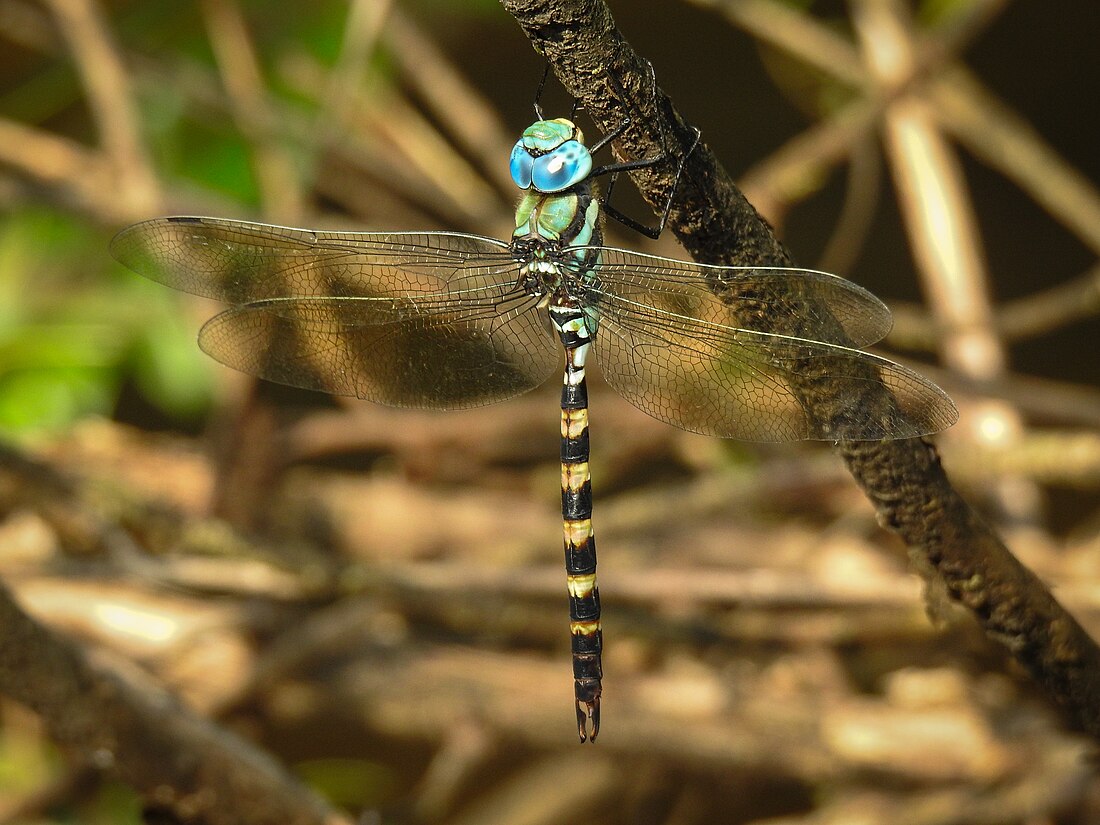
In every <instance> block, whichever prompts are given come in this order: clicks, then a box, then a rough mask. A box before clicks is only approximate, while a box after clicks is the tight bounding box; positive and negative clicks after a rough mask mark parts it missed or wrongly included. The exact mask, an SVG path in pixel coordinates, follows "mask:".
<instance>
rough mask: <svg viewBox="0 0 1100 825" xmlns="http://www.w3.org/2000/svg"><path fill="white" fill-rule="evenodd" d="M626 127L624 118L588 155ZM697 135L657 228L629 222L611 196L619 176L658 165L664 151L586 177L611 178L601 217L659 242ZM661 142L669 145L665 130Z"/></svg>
mask: <svg viewBox="0 0 1100 825" xmlns="http://www.w3.org/2000/svg"><path fill="white" fill-rule="evenodd" d="M646 64H647V65H648V66H649V79H650V86H651V94H652V97H653V100H654V101H656V99H657V73H656V72H655V71H654V69H653V64H652V63H650V62H649V61H646ZM629 125H630V119H629V118H627V119H626V120H624V121H623V122H622V123H620V124H619V125H618V126H616V127H615V128H614V129H612V130H611V131H610V132H608V133H607V134H606V135H604V136H603V137H602V138H600V139H599V140H598V141H597V142H596V143H595V144H593V145H592V147H591V149H590V150H589V151H591V152H592V153H593V154H595V153H596V151H598V150H599V149H602V148H603V147H604V146H606V145H607V144H608V143H609V142H611V141H612V140H614V139H615V138H616V137H618V136H619V135H620V134H622V133H623V130H625V129H626V127H627V126H629ZM700 135H701V132H700V131H699V128H698V127H695V140H694V141H693V142H692V144H691V148H690V149H688V150H687V152H686V153H685V154H684V155H683V156H682V157H681V158H680V163H679V164H678V165H677V167H676V177H675V179H674V180H673V182H672V189H671V190H670V191H669V193H668V200H667V201H665V208H664V209H663V210H662V212H661V219H660V222H659V223H658V224H657V225H656V226H646V225H645V224H643V223H641V222H639V221H637V220H635V219H634V218H631V217H629V216H628V215H624V214H623V213H622V212H620V211H619V210H618V209H616V208H615V207H614V206H612V205H611V192H612V190H613V189H614V188H615V180H616V178H617V176H618V173H619V172H629V171H631V170H633V169H644V168H646V167H649V166H656V165H657V164H658V163H661V162H662V161H664V160H666V159H667V158H668V157H669V152H668V150H667V149H663V151H662V152H661V154H659V155H655V156H653V157H649V158H642V159H641V160H631V161H624V162H622V163H609V164H605V165H604V166H597V167H596V168H595V169H593V170H592V171H591V172H590V173H589V174H590V176H591V177H597V176H599V175H611V180H610V182H609V183H608V185H607V192H606V194H605V195H604V198H603V211H604V213H605V214H606V215H607V216H608V217H610V218H614V219H615V220H617V221H618V222H619V223H621V224H622V225H623V226H625V227H627V228H628V229H633V230H634V231H635V232H638V233H640V234H642V235H645V236H646V237H647V238H652V239H654V240H656V239H657V238H659V237H660V235H661V233H662V232H663V231H664V228H665V224H666V223H668V216H669V213H670V212H671V211H672V199H673V198H674V197H675V195H676V187H677V186H678V185H679V183H680V175H682V174H683V172H684V164H685V163H686V162H687V159H688V158H689V157H691V154H692V152H694V151H695V147H696V146H698V145H699V138H700ZM660 142H661V146H662V147H667V145H668V144H667V140H666V135H665V132H664V129H662V130H661V136H660Z"/></svg>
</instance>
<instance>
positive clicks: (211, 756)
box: [0, 586, 346, 825]
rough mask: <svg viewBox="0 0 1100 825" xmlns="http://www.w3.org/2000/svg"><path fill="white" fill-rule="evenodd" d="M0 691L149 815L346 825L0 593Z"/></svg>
mask: <svg viewBox="0 0 1100 825" xmlns="http://www.w3.org/2000/svg"><path fill="white" fill-rule="evenodd" d="M0 693H3V694H5V695H7V696H10V697H11V698H13V699H15V700H16V701H18V702H20V703H22V704H25V705H26V706H27V707H29V708H31V709H32V710H34V711H35V712H36V713H38V714H39V716H41V718H42V720H43V722H44V723H45V725H46V728H47V729H48V730H49V732H50V735H51V737H52V738H53V740H54V741H55V742H57V743H59V744H60V745H62V746H64V747H66V748H69V749H71V750H72V751H73V752H74V753H75V754H77V755H78V760H77V761H78V763H81V764H83V763H87V764H89V765H91V766H93V767H95V768H97V769H100V770H106V771H109V772H111V773H114V774H115V775H117V776H118V777H119V778H121V779H122V780H123V781H125V782H126V783H128V784H129V785H130V786H131V787H133V788H134V789H135V790H136V791H137V792H138V793H140V794H141V795H142V796H143V797H144V799H145V804H146V807H147V809H149V810H157V811H162V812H164V813H165V814H167V815H169V816H170V818H171V820H172V821H178V822H188V823H201V825H223V824H224V825H230V823H233V825H250V824H251V825H276V823H278V825H288V824H289V823H298V824H299V825H314V823H316V825H322V823H326V824H327V825H339V823H344V822H346V820H345V819H344V818H343V817H342V816H341V815H339V814H337V813H336V812H335V811H333V810H331V809H330V808H329V807H328V806H327V805H326V804H325V803H324V802H322V801H321V800H320V799H319V798H317V797H316V796H314V795H313V794H312V793H311V792H310V791H309V790H308V789H306V788H305V787H304V786H303V785H301V784H300V783H299V782H298V781H297V780H295V779H294V778H293V777H291V776H290V775H289V774H287V773H286V772H285V771H284V770H283V769H282V768H281V767H280V766H279V765H277V764H276V763H275V762H274V761H272V760H271V758H270V757H268V756H267V755H265V754H263V753H261V752H260V751H258V750H256V749H255V748H254V747H253V746H252V745H250V744H248V743H247V742H245V741H244V740H242V739H238V738H237V737H236V736H233V735H232V734H230V733H228V732H227V731H225V730H224V729H222V728H219V727H217V726H216V725H214V724H213V723H211V722H208V721H207V720H205V719H202V718H200V717H198V716H196V715H195V714H194V713H192V712H191V711H189V710H188V709H186V708H184V707H183V706H182V705H180V704H179V703H178V702H177V701H176V700H175V699H174V697H172V696H171V695H169V694H167V693H166V692H165V691H163V690H162V689H160V688H159V687H156V686H154V685H152V684H149V683H148V682H146V681H145V680H144V679H141V678H139V677H138V676H137V675H132V674H127V675H126V676H125V677H124V676H123V675H122V673H121V672H120V671H117V670H115V669H114V668H111V667H107V666H105V665H103V664H100V663H97V662H94V661H92V659H90V657H89V656H88V655H87V654H86V653H85V652H83V651H82V650H81V649H79V648H78V647H77V646H76V645H75V644H73V643H72V642H71V641H69V640H68V639H66V638H64V637H62V636H60V635H58V634H56V633H54V632H53V631H51V630H49V629H48V628H46V627H44V626H43V625H41V624H39V623H38V622H36V621H35V620H34V619H32V618H30V617H29V616H28V615H27V614H26V613H24V612H23V611H22V610H21V609H20V607H19V606H18V605H17V604H16V603H15V601H14V600H13V598H12V596H11V593H10V592H8V590H7V589H6V588H4V587H2V586H0Z"/></svg>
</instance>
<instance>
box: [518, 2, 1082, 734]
mask: <svg viewBox="0 0 1100 825" xmlns="http://www.w3.org/2000/svg"><path fill="white" fill-rule="evenodd" d="M502 2H503V4H504V6H505V8H506V9H507V10H508V11H509V12H510V13H511V14H512V15H513V16H514V17H515V18H516V20H517V21H518V22H519V24H520V26H521V27H522V28H523V30H524V32H525V33H526V35H527V36H528V38H529V39H530V40H531V42H532V44H533V46H534V47H535V50H536V51H538V52H539V53H540V54H543V55H545V56H546V58H547V59H548V60H549V61H550V62H551V65H552V66H553V67H554V70H555V73H556V74H557V76H558V79H559V80H560V81H561V82H562V84H563V85H564V86H565V88H566V90H567V91H569V92H570V93H571V94H573V95H574V96H576V97H577V98H578V100H579V101H580V103H581V105H583V106H584V108H585V109H586V110H587V111H588V112H589V113H590V114H591V116H592V118H593V120H594V121H595V122H596V124H597V125H598V126H600V127H601V128H603V129H610V128H613V127H615V126H617V125H618V124H619V123H621V122H622V121H623V120H624V119H625V118H627V117H630V118H631V120H632V122H631V125H630V127H629V128H628V129H627V130H626V131H625V132H624V133H623V137H622V139H621V140H620V141H619V142H618V149H619V151H620V152H621V153H622V155H623V156H625V157H631V158H638V157H648V156H649V155H651V154H654V153H657V152H659V151H660V150H661V146H659V145H658V142H657V140H656V137H657V136H659V135H661V134H662V133H663V134H665V135H667V136H668V137H669V139H670V141H671V142H672V143H673V144H674V146H675V149H674V150H673V154H674V155H677V156H678V155H682V154H683V153H684V152H686V151H687V148H688V147H689V146H690V145H691V139H692V137H693V134H692V132H691V130H690V129H688V128H687V127H686V126H685V125H684V122H683V121H682V120H681V119H680V117H679V115H678V114H677V113H676V111H675V109H674V108H673V107H672V103H671V101H669V99H668V98H667V97H666V96H665V95H664V94H663V93H661V92H658V93H657V99H656V100H652V93H651V91H650V87H649V82H648V77H649V75H648V68H647V66H646V64H645V62H644V61H643V60H642V59H641V58H639V57H638V55H636V54H635V53H634V52H633V50H632V49H631V48H630V46H629V45H628V44H627V43H626V41H625V40H624V39H623V37H622V35H621V34H620V33H619V31H618V30H617V29H616V28H615V24H614V21H613V20H612V18H611V13H610V11H609V10H608V9H607V7H606V5H605V4H604V3H603V2H600V1H599V0H502ZM674 168H675V163H673V162H670V163H667V164H663V165H661V166H658V167H656V168H654V169H649V170H642V172H640V173H638V174H637V175H636V176H635V180H636V182H637V184H638V187H639V189H640V190H641V191H642V193H643V196H644V197H645V198H646V200H647V201H648V202H649V203H650V205H651V206H654V207H655V208H657V207H658V206H659V205H660V204H661V203H662V202H663V200H664V199H665V198H666V197H667V195H668V192H669V189H670V188H671V186H672V175H673V172H674ZM669 226H670V227H671V228H672V229H673V231H674V232H675V233H676V235H677V237H678V238H679V240H680V242H681V243H682V244H683V245H684V247H685V248H686V249H687V250H688V252H689V253H690V254H691V255H692V256H693V257H694V258H695V259H696V260H699V261H704V262H707V263H716V264H727V265H753V266H782V265H785V264H787V263H789V261H790V257H789V254H788V252H787V251H786V250H785V249H784V248H783V246H782V245H781V244H780V243H779V241H778V240H776V238H775V237H774V235H773V234H772V232H771V230H770V228H769V227H768V225H767V224H766V222H765V221H764V220H763V219H762V218H761V217H760V216H759V215H758V214H757V212H756V210H755V209H753V207H752V205H751V204H749V203H748V201H746V200H745V198H744V196H743V195H742V194H741V193H740V192H739V191H738V190H737V189H736V187H735V186H734V185H733V183H732V181H731V180H730V178H729V176H728V175H727V174H726V173H725V171H724V170H723V169H722V168H721V167H720V166H719V165H718V162H717V159H716V158H715V157H714V155H713V154H712V153H711V151H710V150H709V149H708V148H707V146H706V145H705V144H704V143H700V144H699V146H698V148H697V149H696V150H695V151H694V152H693V153H692V154H691V155H690V157H689V158H688V159H687V162H686V164H685V166H684V171H683V176H682V178H681V180H680V184H679V188H678V190H677V198H676V203H675V204H674V206H673V209H672V214H671V217H670V220H669ZM765 309H766V308H765ZM767 321H768V323H769V325H770V328H771V329H773V330H775V331H777V332H780V333H784V334H794V335H797V334H798V331H799V327H800V324H801V319H800V318H798V317H797V316H796V315H779V314H774V317H770V318H768V319H767ZM817 378H818V379H822V380H816V381H815V380H813V379H812V377H807V379H806V380H804V381H799V382H798V384H797V385H796V386H794V387H793V389H794V390H795V391H796V392H797V393H798V394H799V396H800V400H801V401H802V403H803V405H804V406H805V407H806V409H807V410H810V411H812V412H813V414H814V415H815V416H817V417H819V418H821V419H824V420H826V421H828V420H831V419H832V418H833V417H834V416H838V415H839V416H843V414H844V410H845V409H849V408H850V405H851V404H853V403H857V404H861V405H864V406H867V407H869V408H871V409H873V410H876V411H877V412H878V413H880V414H884V415H888V414H889V411H890V410H891V409H892V407H893V405H894V403H895V401H894V399H893V397H892V396H891V394H890V393H889V392H888V391H887V390H886V389H885V387H883V386H882V385H881V383H880V382H878V381H874V382H872V381H870V380H866V381H860V382H858V384H859V386H855V385H854V384H853V383H852V382H847V381H845V382H836V381H830V380H826V379H828V376H827V375H819V376H817ZM867 378H868V379H870V378H874V376H873V375H871V376H867ZM860 387H862V389H860ZM837 449H838V451H839V453H840V455H841V456H842V457H843V459H844V460H845V462H846V463H847V465H848V468H849V471H850V472H851V473H852V475H853V476H854V477H855V479H856V481H857V482H858V483H859V485H860V486H861V487H862V488H863V490H864V492H865V493H866V494H867V496H868V497H869V498H870V500H871V501H872V503H873V504H874V505H875V508H876V509H877V511H878V514H879V518H880V520H881V521H882V523H883V524H884V525H886V526H888V527H890V528H891V529H893V530H896V531H897V532H898V533H899V534H900V535H901V537H902V538H903V539H904V540H905V542H906V544H907V545H908V546H909V549H910V554H911V556H912V558H913V559H914V561H915V563H916V564H917V566H918V568H920V569H921V570H922V571H923V572H925V573H926V574H930V573H931V572H932V571H934V572H935V573H936V574H938V576H939V577H940V578H941V579H942V580H943V582H944V584H946V586H947V589H948V592H949V593H950V594H951V595H952V597H953V598H955V599H956V600H958V601H960V602H961V603H963V604H964V605H966V606H967V607H969V608H970V609H971V610H972V611H973V613H974V615H975V616H976V618H977V619H978V621H979V622H980V623H981V625H982V627H983V628H984V630H985V632H986V634H987V635H988V636H990V637H991V638H993V639H995V640H996V641H998V642H1000V643H1001V644H1003V645H1004V646H1005V647H1006V648H1007V649H1008V650H1009V651H1010V652H1011V653H1012V655H1013V656H1015V657H1016V659H1017V660H1018V661H1019V662H1020V663H1021V664H1023V665H1024V666H1025V667H1026V668H1027V669H1028V671H1030V673H1031V674H1032V676H1033V677H1034V679H1035V680H1036V681H1037V682H1038V683H1039V685H1040V686H1041V687H1042V688H1043V690H1045V691H1046V693H1047V694H1048V695H1049V696H1050V697H1051V698H1052V699H1053V700H1055V701H1056V702H1057V703H1059V704H1060V705H1062V707H1063V708H1064V709H1065V710H1066V711H1067V712H1068V713H1069V714H1070V715H1071V716H1072V718H1073V719H1074V721H1075V722H1076V723H1077V724H1078V725H1080V726H1081V727H1083V728H1084V729H1086V730H1087V731H1089V732H1090V733H1091V734H1092V735H1093V736H1097V737H1100V648H1097V646H1096V644H1095V642H1094V641H1093V640H1092V639H1091V638H1089V636H1088V634H1087V633H1085V631H1084V630H1083V629H1082V628H1081V626H1080V625H1079V624H1078V623H1077V622H1076V621H1075V620H1074V619H1073V618H1072V617H1071V616H1070V615H1069V614H1068V613H1067V612H1066V611H1065V610H1064V609H1063V608H1062V606H1061V605H1059V604H1058V602H1057V601H1055V599H1054V598H1053V597H1052V596H1051V595H1050V593H1049V592H1048V591H1047V589H1046V588H1045V587H1044V586H1043V584H1042V583H1041V582H1040V581H1039V579H1038V578H1037V577H1036V576H1035V575H1034V574H1033V573H1031V571H1029V570H1028V569H1027V568H1025V567H1024V566H1023V565H1021V564H1020V563H1019V561H1017V559H1016V558H1015V557H1014V556H1013V555H1012V554H1011V553H1010V552H1009V551H1008V549H1007V548H1006V547H1005V546H1004V544H1003V543H1002V542H1001V540H1000V539H999V538H998V537H997V535H996V534H995V533H994V532H993V531H992V529H991V528H990V527H989V525H987V524H986V523H985V522H983V521H982V520H981V518H980V517H979V516H978V515H977V513H975V512H974V511H973V510H972V509H971V508H970V506H969V505H967V503H966V502H965V501H964V500H963V499H962V497H961V496H960V495H959V494H958V493H957V492H956V491H955V489H954V488H953V487H952V486H951V483H950V482H949V480H948V478H947V475H946V474H945V472H944V470H943V468H942V467H941V465H940V461H939V456H938V455H937V453H936V450H935V448H933V447H932V445H930V444H929V443H927V442H926V441H924V440H923V439H908V440H897V441H885V442H852V443H841V444H839V445H838V447H837Z"/></svg>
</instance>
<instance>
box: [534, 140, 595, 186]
mask: <svg viewBox="0 0 1100 825" xmlns="http://www.w3.org/2000/svg"><path fill="white" fill-rule="evenodd" d="M591 171H592V155H590V154H589V153H588V149H586V148H585V147H584V146H583V145H582V144H580V143H578V142H577V141H575V140H567V141H566V142H565V143H563V144H562V145H561V146H559V147H558V148H557V149H555V150H554V151H553V152H549V153H547V154H545V155H543V156H542V157H538V158H535V163H534V168H533V169H532V170H531V177H532V181H533V182H534V184H535V188H536V189H538V190H539V191H540V192H560V191H561V190H562V189H568V188H569V187H570V186H574V185H575V184H578V183H580V182H581V181H582V180H584V179H585V178H586V177H588V173H589V172H591Z"/></svg>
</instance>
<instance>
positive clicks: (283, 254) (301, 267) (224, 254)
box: [111, 217, 518, 304]
mask: <svg viewBox="0 0 1100 825" xmlns="http://www.w3.org/2000/svg"><path fill="white" fill-rule="evenodd" d="M111 253H112V254H113V255H114V257H115V258H116V259H118V261H120V262H121V263H123V264H124V265H126V266H127V267H129V268H130V269H132V270H134V271H135V272H137V273H139V274H141V275H144V276H145V277H147V278H149V279H151V280H154V281H157V282H159V283H162V284H166V285H167V286H170V287H173V288H175V289H180V290H183V291H185V292H191V293H193V294H195V295H203V296H206V297H208V298H214V299H216V300H219V301H224V302H225V303H228V304H246V303H250V302H252V301H262V300H267V299H271V298H301V297H325V296H336V297H359V298H373V297H401V296H406V295H413V296H415V295H425V294H433V293H440V292H449V293H460V292H463V291H465V290H468V289H473V290H478V289H485V288H487V287H492V286H494V285H499V286H500V287H501V288H502V290H507V289H510V288H511V287H512V285H513V284H514V283H515V279H516V273H517V271H518V264H516V263H515V262H514V261H513V260H512V257H511V255H510V254H509V252H508V247H507V245H506V244H504V243H502V242H500V241H497V240H493V239H492V238H484V237H481V236H478V235H465V234H461V233H456V232H419V233H412V232H392V233H383V232H322V231H313V230H309V229H293V228H290V227H283V226H268V225H266V224H259V223H247V222H243V221H227V220H220V219H217V218H191V217H177V218H155V219H153V220H149V221H144V222H143V223H139V224H135V225H133V226H131V227H129V228H127V229H124V230H122V231H121V232H120V233H119V234H118V235H117V236H115V239H114V240H113V241H112V242H111Z"/></svg>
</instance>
